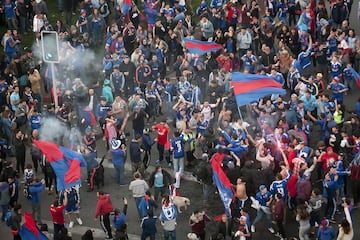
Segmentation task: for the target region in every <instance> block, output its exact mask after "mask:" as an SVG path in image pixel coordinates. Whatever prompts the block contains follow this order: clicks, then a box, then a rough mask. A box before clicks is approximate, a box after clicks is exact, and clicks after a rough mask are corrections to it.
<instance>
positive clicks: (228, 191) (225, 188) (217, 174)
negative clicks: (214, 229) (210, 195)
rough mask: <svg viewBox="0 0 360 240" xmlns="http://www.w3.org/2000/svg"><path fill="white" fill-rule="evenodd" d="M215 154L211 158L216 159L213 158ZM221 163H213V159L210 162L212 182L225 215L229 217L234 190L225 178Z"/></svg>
mask: <svg viewBox="0 0 360 240" xmlns="http://www.w3.org/2000/svg"><path fill="white" fill-rule="evenodd" d="M217 154H218V153H215V154H214V156H213V158H216V157H215V156H216V155H217ZM221 162H222V161H215V160H213V159H212V160H211V166H212V169H213V180H214V183H215V184H216V187H217V189H218V191H219V195H220V198H221V200H222V202H223V204H224V207H225V213H226V215H227V216H228V217H230V216H231V209H230V205H231V202H232V199H233V196H234V188H233V185H232V184H231V182H230V180H229V178H228V177H227V176H226V174H225V172H224V170H223V168H222V166H221Z"/></svg>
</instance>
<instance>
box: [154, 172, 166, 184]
mask: <svg viewBox="0 0 360 240" xmlns="http://www.w3.org/2000/svg"><path fill="white" fill-rule="evenodd" d="M154 186H155V187H163V186H164V175H163V174H162V173H161V172H157V173H155V181H154Z"/></svg>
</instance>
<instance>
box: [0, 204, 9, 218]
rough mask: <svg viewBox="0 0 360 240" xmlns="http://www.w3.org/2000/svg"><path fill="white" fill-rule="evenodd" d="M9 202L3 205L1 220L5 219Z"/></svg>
mask: <svg viewBox="0 0 360 240" xmlns="http://www.w3.org/2000/svg"><path fill="white" fill-rule="evenodd" d="M8 209H9V204H5V205H1V211H2V216H1V220H3V221H5V216H6V213H7V212H8Z"/></svg>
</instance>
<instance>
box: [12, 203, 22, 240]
mask: <svg viewBox="0 0 360 240" xmlns="http://www.w3.org/2000/svg"><path fill="white" fill-rule="evenodd" d="M11 223H12V225H11V233H12V234H13V236H14V240H21V237H20V235H19V230H20V227H21V225H20V224H21V204H16V205H15V206H14V212H13V213H12V215H11Z"/></svg>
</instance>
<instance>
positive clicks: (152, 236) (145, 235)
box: [141, 233, 155, 240]
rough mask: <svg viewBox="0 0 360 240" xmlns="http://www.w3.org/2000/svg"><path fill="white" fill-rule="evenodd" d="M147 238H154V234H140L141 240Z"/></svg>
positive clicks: (153, 239)
mask: <svg viewBox="0 0 360 240" xmlns="http://www.w3.org/2000/svg"><path fill="white" fill-rule="evenodd" d="M148 238H150V240H155V235H149V234H145V233H142V234H141V240H146V239H148Z"/></svg>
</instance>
